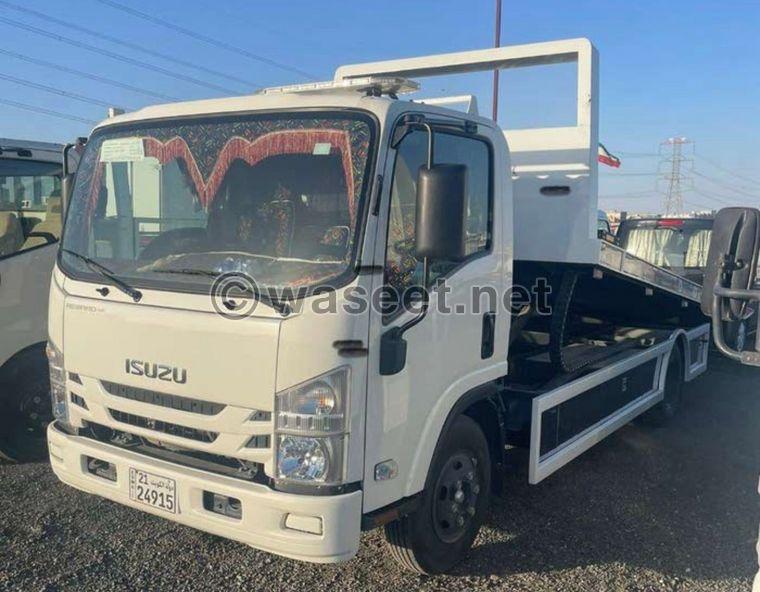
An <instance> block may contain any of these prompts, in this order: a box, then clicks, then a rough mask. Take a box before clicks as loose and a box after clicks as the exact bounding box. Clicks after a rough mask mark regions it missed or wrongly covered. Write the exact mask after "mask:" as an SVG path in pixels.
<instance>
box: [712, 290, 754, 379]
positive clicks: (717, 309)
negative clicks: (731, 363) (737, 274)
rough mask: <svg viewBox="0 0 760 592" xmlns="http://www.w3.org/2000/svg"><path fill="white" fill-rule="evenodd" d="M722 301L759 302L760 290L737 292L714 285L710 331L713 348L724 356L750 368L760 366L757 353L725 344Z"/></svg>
mask: <svg viewBox="0 0 760 592" xmlns="http://www.w3.org/2000/svg"><path fill="white" fill-rule="evenodd" d="M724 299H730V300H756V301H758V302H760V290H737V289H734V288H726V287H724V286H721V285H716V286H715V289H714V290H713V315H712V331H713V341H714V342H715V347H717V348H718V351H720V353H722V354H723V355H724V356H726V357H728V358H730V359H732V360H735V361H737V362H740V363H742V364H749V365H752V366H760V355H758V353H757V352H752V351H746V352H740V351H737V350H735V349H733V348H732V347H730V346H729V345H728V344H727V343H726V339H725V337H724V336H723V314H722V312H723V302H724Z"/></svg>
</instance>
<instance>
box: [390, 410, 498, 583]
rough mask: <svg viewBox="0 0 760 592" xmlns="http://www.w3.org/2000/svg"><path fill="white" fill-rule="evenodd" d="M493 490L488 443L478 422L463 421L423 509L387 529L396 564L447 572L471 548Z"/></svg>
mask: <svg viewBox="0 0 760 592" xmlns="http://www.w3.org/2000/svg"><path fill="white" fill-rule="evenodd" d="M490 487H491V461H490V457H489V453H488V443H487V441H486V438H485V436H484V435H483V432H482V430H481V429H480V427H479V426H478V424H477V423H476V422H475V421H473V420H472V419H471V418H469V417H467V416H464V415H461V416H459V417H457V418H456V419H455V420H454V423H453V424H452V426H451V427H450V429H449V430H448V431H447V433H446V434H445V435H444V436H443V439H442V441H441V442H440V443H439V445H438V449H437V450H436V453H435V455H434V457H433V462H432V465H431V467H430V471H429V473H428V478H427V483H426V485H425V489H424V491H423V492H422V503H421V505H420V507H419V509H418V510H417V511H416V512H415V513H413V514H411V515H409V516H405V517H403V518H400V519H399V520H396V521H394V522H391V523H390V524H387V525H386V526H385V537H386V540H387V541H388V545H389V547H390V551H391V555H392V556H393V558H394V559H395V560H396V561H397V562H398V563H400V564H401V565H402V566H403V567H404V568H406V569H408V570H410V571H415V572H418V573H423V574H434V573H442V572H445V571H448V570H449V569H450V568H451V567H453V566H454V565H455V564H456V563H458V562H459V561H461V559H462V558H463V557H464V556H465V554H466V553H467V551H468V550H469V549H470V547H471V546H472V543H473V541H474V540H475V537H476V536H477V534H478V531H479V530H480V526H481V524H482V522H483V519H484V516H485V514H486V512H487V510H488V496H489V491H490Z"/></svg>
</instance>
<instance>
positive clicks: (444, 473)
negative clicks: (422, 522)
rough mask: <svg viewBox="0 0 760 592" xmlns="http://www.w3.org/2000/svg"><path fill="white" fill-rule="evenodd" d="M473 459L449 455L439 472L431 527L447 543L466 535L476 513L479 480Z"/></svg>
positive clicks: (460, 455)
mask: <svg viewBox="0 0 760 592" xmlns="http://www.w3.org/2000/svg"><path fill="white" fill-rule="evenodd" d="M476 467H477V460H476V459H475V458H473V457H471V456H470V455H467V454H465V453H459V454H455V455H453V456H452V457H451V458H449V460H448V461H447V462H446V464H445V465H444V467H443V470H441V474H440V476H439V477H438V482H437V483H436V487H435V496H436V499H435V502H434V504H433V527H434V529H435V532H436V534H437V535H438V537H439V538H440V539H441V540H442V541H444V542H447V543H452V542H454V541H456V540H458V539H459V538H460V537H462V535H464V533H465V532H467V530H468V528H469V526H470V524H471V522H472V519H473V517H474V516H475V513H476V508H477V502H478V495H479V494H480V485H481V484H480V479H479V477H478V471H477V469H476Z"/></svg>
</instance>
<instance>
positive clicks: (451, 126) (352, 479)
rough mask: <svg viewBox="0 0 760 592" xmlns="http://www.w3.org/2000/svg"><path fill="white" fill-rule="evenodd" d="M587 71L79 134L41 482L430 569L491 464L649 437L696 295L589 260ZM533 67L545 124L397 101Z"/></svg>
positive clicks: (498, 56) (352, 85) (278, 98)
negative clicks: (545, 84)
mask: <svg viewBox="0 0 760 592" xmlns="http://www.w3.org/2000/svg"><path fill="white" fill-rule="evenodd" d="M597 59H598V58H597V54H596V51H595V49H594V48H593V46H592V45H591V44H590V43H589V42H588V41H587V40H583V39H576V40H567V41H557V42H549V43H540V44H530V45H521V46H514V47H502V48H498V49H493V50H483V51H473V52H462V53H455V54H445V55H439V56H427V57H422V58H411V59H408V60H394V61H390V62H378V63H371V64H358V65H352V66H344V67H342V68H339V69H338V70H337V71H336V74H335V80H334V81H332V82H326V83H313V84H305V85H298V86H295V87H279V88H272V89H266V90H265V91H263V92H261V93H259V94H257V95H254V96H250V97H238V98H231V99H222V100H213V101H200V102H191V103H184V104H181V105H164V106H157V107H153V108H147V109H144V110H141V111H139V112H136V113H130V114H125V115H121V116H118V117H114V118H110V119H108V120H107V121H105V122H103V123H102V124H101V125H100V126H98V127H97V128H96V129H95V130H94V132H93V134H92V136H91V138H90V139H89V141H88V143H87V149H86V151H85V153H84V155H83V157H82V163H81V165H80V168H79V171H78V172H77V181H76V187H75V189H74V192H73V195H72V199H71V204H70V210H69V212H68V215H67V224H66V231H65V236H64V239H63V243H62V248H61V252H60V255H59V258H58V261H57V264H56V268H55V270H54V276H53V277H54V281H53V282H52V283H51V292H50V298H51V309H50V322H49V335H50V337H49V338H50V348H49V349H50V363H51V385H52V395H53V403H54V412H55V415H56V421H55V422H54V423H53V424H51V426H50V427H49V428H48V439H49V449H50V459H51V464H52V467H53V470H54V471H55V473H56V474H57V475H58V477H59V478H60V479H61V480H63V481H64V482H66V483H68V484H70V485H72V486H74V487H78V488H80V489H82V490H85V491H89V492H94V493H97V494H99V495H102V496H104V497H107V498H110V499H114V500H117V501H119V502H121V503H124V504H127V505H130V506H132V507H136V508H140V509H142V510H145V511H147V512H151V513H154V514H157V515H161V516H164V517H167V518H169V519H172V520H176V521H178V522H181V523H184V524H188V525H191V526H194V527H197V528H200V529H203V530H206V531H208V532H212V533H216V534H218V535H222V536H225V537H228V538H232V539H235V540H238V541H242V542H245V543H247V544H250V545H252V546H255V547H257V548H261V549H265V550H268V551H271V552H274V553H279V554H282V555H286V556H289V557H294V558H297V559H301V560H308V561H316V562H337V561H343V560H346V559H348V558H350V557H352V556H353V555H354V554H355V553H356V551H357V548H358V544H359V535H360V531H361V529H362V528H364V529H369V528H375V527H378V526H385V529H386V530H385V532H386V537H387V539H388V542H389V546H390V549H391V552H392V554H393V555H394V557H395V558H396V559H397V560H398V561H399V562H400V563H401V564H402V565H404V566H405V567H407V568H409V569H411V570H415V571H419V572H425V573H432V572H440V571H445V570H447V569H449V568H450V567H451V566H452V565H453V564H454V563H455V562H456V561H458V560H459V559H460V558H461V557H462V556H463V555H464V554H465V553H466V552H467V550H468V549H469V547H470V545H471V544H472V541H473V540H474V538H475V536H476V535H477V532H478V529H479V527H480V524H481V522H482V520H483V517H484V515H485V514H486V511H487V507H488V502H489V493H490V492H491V491H492V490H493V489H494V488H498V486H499V482H500V479H501V475H502V472H501V471H502V469H503V465H504V451H505V449H506V447H507V446H508V445H509V446H521V447H525V448H527V449H528V451H529V458H530V466H529V475H528V479H529V481H530V482H531V483H538V482H540V481H541V480H543V479H545V478H546V477H548V476H549V475H551V474H552V473H553V472H555V471H557V470H558V469H560V468H561V467H562V466H564V465H565V464H567V463H569V462H570V461H572V460H573V459H574V458H576V457H577V456H578V455H580V454H582V453H583V452H584V451H586V450H587V449H589V448H590V447H591V446H593V445H594V444H595V443H597V442H599V441H600V440H601V439H603V438H604V437H606V436H607V435H609V434H610V433H612V432H613V431H615V430H616V429H618V428H619V427H621V426H623V425H625V424H626V423H628V422H630V421H631V420H632V419H634V418H636V417H639V416H641V417H642V418H643V419H645V420H647V421H649V422H651V423H662V422H665V421H667V420H668V419H669V418H671V417H672V416H673V415H674V414H675V413H676V412H677V410H678V408H679V406H680V404H681V395H682V392H683V387H684V383H686V382H688V381H690V380H693V379H694V378H696V377H697V376H698V375H699V374H700V373H701V372H703V371H704V369H705V366H706V363H707V352H708V348H707V342H708V339H709V325H708V324H707V323H706V322H705V318H704V316H703V315H702V313H701V311H700V310H699V298H700V293H701V292H700V288H699V286H698V285H696V284H694V283H693V282H690V281H688V280H687V279H685V278H682V277H680V276H677V275H676V274H674V273H672V272H670V271H668V270H665V269H662V268H659V267H657V266H654V265H652V264H650V263H647V262H646V261H643V260H641V259H639V258H637V257H635V256H632V255H630V254H628V253H626V252H625V251H623V250H622V249H620V248H618V247H617V246H615V245H614V244H611V243H609V242H607V241H604V240H599V238H598V227H597V214H598V207H597V202H598V199H597V198H598V196H597V182H598V178H597V158H598V137H597V136H598V133H597V130H598V80H597ZM558 62H575V63H577V73H578V83H577V96H576V99H577V100H576V105H577V112H576V123H575V125H573V126H570V127H566V128H549V129H546V128H542V129H520V130H509V131H507V132H504V131H503V130H501V129H500V128H499V127H498V125H497V124H496V123H495V122H493V121H491V120H489V119H486V118H483V117H480V116H478V115H477V114H476V113H473V112H472V110H468V112H467V113H462V112H459V111H454V110H451V109H447V108H443V107H442V106H440V105H435V104H431V103H430V102H429V101H428V102H425V101H421V102H415V101H407V100H400V99H398V95H399V94H400V93H402V92H404V91H412V90H416V88H417V84H416V83H415V82H413V81H410V80H407V79H406V78H404V77H405V76H412V75H413V76H417V77H425V76H435V75H440V74H451V73H457V72H470V71H483V70H491V69H493V68H494V67H501V68H508V67H528V66H543V65H546V64H552V63H558ZM246 277H249V278H250V277H253V279H255V284H254V283H250V284H248V285H246V284H245V281H244V280H245V278H246ZM441 282H443V283H441ZM241 285H242V287H241ZM227 288H230V290H229V291H228V290H227ZM233 288H237V291H236V292H235V291H232V289H233ZM446 288H448V290H446ZM521 288H522V289H521ZM286 291H288V292H290V297H289V298H288V297H286V296H285V292H286ZM380 291H383V292H384V293H386V294H388V293H389V294H391V295H392V296H393V297H392V298H389V299H386V300H384V304H385V305H383V306H380V307H378V306H362V305H361V304H362V298H360V297H359V296H360V295H361V294H364V296H365V297H366V296H367V295H372V296H374V295H375V294H378V293H379V292H380ZM209 293H212V294H214V295H216V296H220V297H219V298H210V297H209ZM231 293H233V294H235V297H234V298H232V297H230V294H231ZM425 294H428V295H429V296H430V297H429V298H427V297H425ZM446 294H448V297H447V298H445V297H444V295H446ZM513 294H514V295H517V296H521V297H518V298H512V297H511V296H512V295H513ZM357 298H358V302H357V301H356V300H357ZM441 298H443V301H441ZM325 300H327V301H331V302H332V304H331V305H330V306H328V309H327V310H324V309H323V308H322V307H321V306H320V303H324V301H325ZM370 300H372V301H374V298H370ZM364 302H366V298H365V300H364ZM355 304H358V307H355V306H354V305H355ZM330 311H332V312H330ZM243 313H245V314H243ZM230 317H232V318H234V320H231V318H230ZM64 327H65V331H64Z"/></svg>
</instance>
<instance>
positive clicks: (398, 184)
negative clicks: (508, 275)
mask: <svg viewBox="0 0 760 592" xmlns="http://www.w3.org/2000/svg"><path fill="white" fill-rule="evenodd" d="M426 162H427V133H426V132H424V131H414V132H412V133H411V134H409V135H408V136H407V137H406V138H404V140H403V141H402V142H401V144H400V145H399V147H398V150H397V153H396V162H395V166H394V171H393V181H392V185H391V205H390V217H389V221H388V246H387V249H386V255H385V282H386V285H387V286H389V287H391V288H393V289H394V290H395V292H396V293H397V294H398V295H402V294H403V293H404V292H405V291H406V290H408V289H409V288H411V287H413V286H421V285H422V281H423V269H422V261H420V260H418V259H417V258H416V257H415V254H414V234H415V214H416V210H417V207H416V203H417V202H416V200H417V171H418V170H419V169H420V167H421V166H423V165H425V163H426ZM435 162H436V163H438V164H464V165H466V166H467V221H466V229H467V238H466V254H467V257H471V256H473V255H476V254H478V253H480V252H482V251H485V250H488V249H489V247H490V240H491V210H492V206H491V201H492V200H491V176H492V171H491V154H490V148H489V145H488V144H487V143H486V142H485V141H484V140H482V139H478V138H472V137H467V136H460V135H455V134H450V133H444V132H441V131H437V132H436V135H435ZM455 265H457V263H454V262H445V261H438V262H435V263H433V264H432V265H431V268H430V279H431V282H435V280H436V279H437V278H438V277H440V276H442V275H445V274H447V273H448V272H449V271H451V269H453V267H454V266H455Z"/></svg>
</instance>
